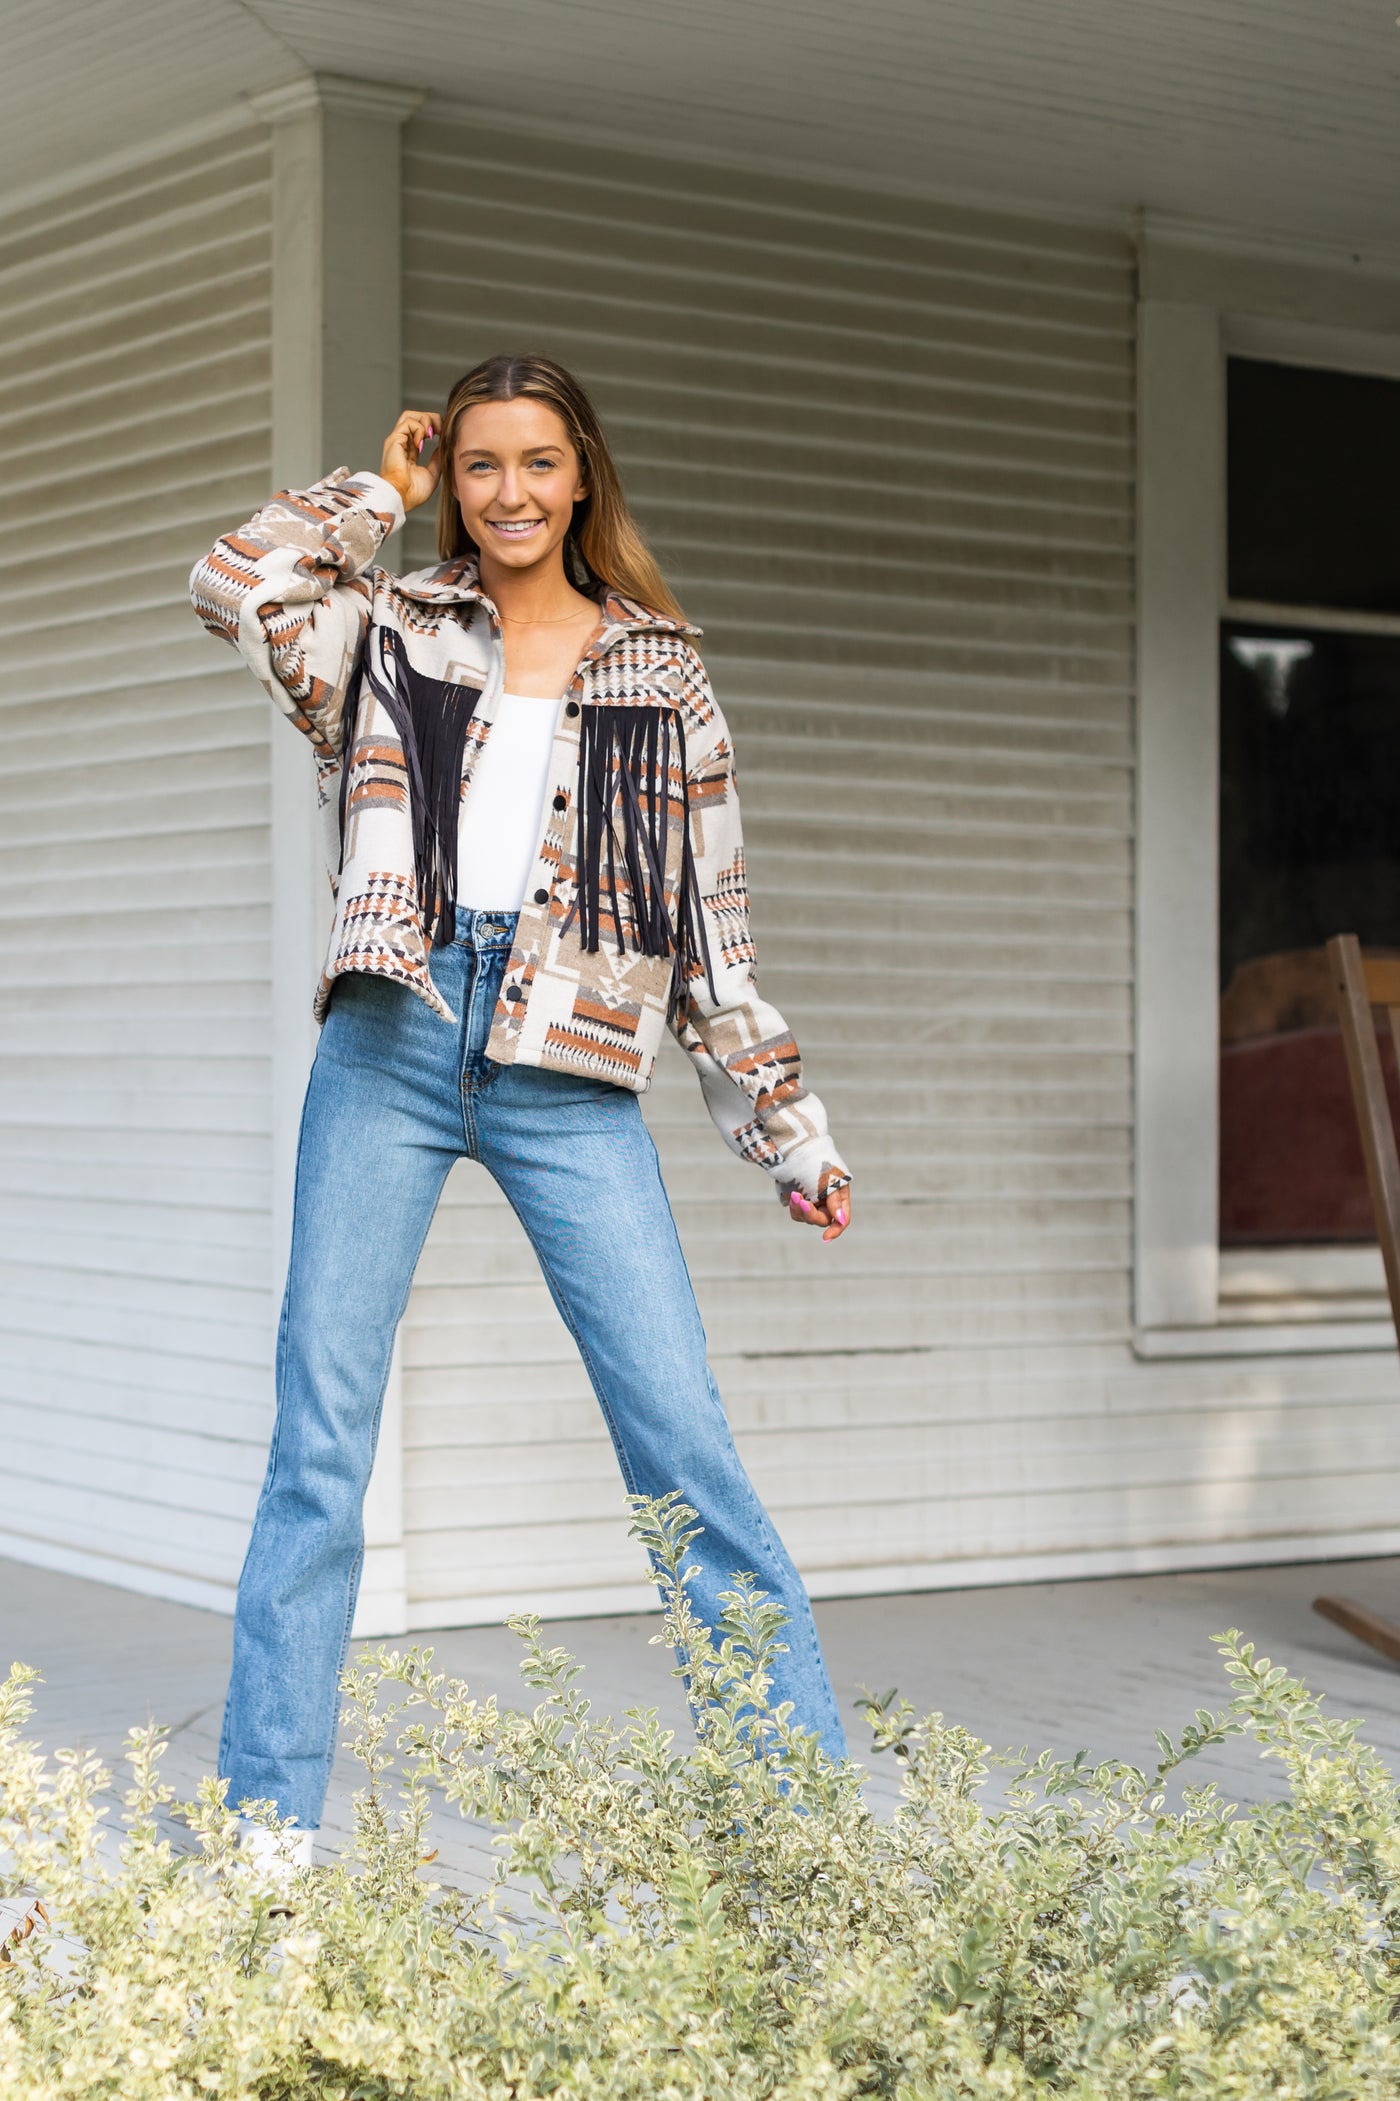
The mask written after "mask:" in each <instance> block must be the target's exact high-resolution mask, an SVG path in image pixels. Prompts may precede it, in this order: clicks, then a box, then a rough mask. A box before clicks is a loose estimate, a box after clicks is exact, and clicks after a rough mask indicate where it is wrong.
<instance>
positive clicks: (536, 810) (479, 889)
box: [457, 693, 560, 912]
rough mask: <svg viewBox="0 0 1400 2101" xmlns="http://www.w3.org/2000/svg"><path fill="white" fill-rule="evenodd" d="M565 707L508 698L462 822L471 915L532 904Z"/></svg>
mask: <svg viewBox="0 0 1400 2101" xmlns="http://www.w3.org/2000/svg"><path fill="white" fill-rule="evenodd" d="M559 708H560V701H559V700H558V699H554V700H540V699H537V698H536V696H535V695H534V694H532V693H503V694H502V695H501V697H500V702H499V705H498V706H497V709H496V716H495V720H494V721H493V722H492V724H491V733H490V735H489V736H488V737H487V739H486V743H485V745H484V747H483V749H482V752H481V756H480V757H479V758H478V760H477V762H476V766H475V769H474V771H473V773H472V785H471V793H470V794H469V795H468V796H467V797H466V799H465V800H464V802H463V804H462V814H461V817H460V818H459V820H458V825H457V902H458V904H459V905H465V906H466V907H467V909H468V910H469V911H475V912H518V911H519V909H520V907H521V904H522V903H523V902H524V898H525V886H526V884H527V883H528V882H529V880H530V877H531V874H532V873H533V870H534V866H535V848H536V847H537V846H538V844H539V837H540V818H541V817H542V815H543V813H544V799H545V796H546V795H547V794H548V792H549V789H550V785H551V783H550V777H549V775H550V763H549V762H550V755H551V753H552V752H553V749H554V732H555V729H556V728H557V726H558V722H559ZM468 811H470V813H471V815H470V819H469V818H468V814H467V813H468Z"/></svg>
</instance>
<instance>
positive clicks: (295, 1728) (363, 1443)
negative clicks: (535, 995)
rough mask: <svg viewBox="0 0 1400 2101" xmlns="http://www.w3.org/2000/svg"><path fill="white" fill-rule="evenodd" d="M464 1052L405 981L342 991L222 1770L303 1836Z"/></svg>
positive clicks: (291, 1283) (321, 1782) (298, 1214)
mask: <svg viewBox="0 0 1400 2101" xmlns="http://www.w3.org/2000/svg"><path fill="white" fill-rule="evenodd" d="M415 1010H416V1011H415ZM429 1030H436V1031H437V1032H438V1037H437V1039H436V1040H435V1039H434V1038H433V1037H432V1035H431V1034H427V1033H426V1032H427V1031H429ZM456 1047H457V1031H456V1030H455V1029H453V1028H452V1027H451V1026H450V1025H448V1024H447V1023H445V1022H443V1021H441V1020H440V1019H438V1018H437V1017H436V1016H434V1015H433V1014H431V1013H430V1012H429V1011H428V1010H427V1009H426V1008H424V1007H423V1006H422V1003H421V1002H420V1001H418V1000H416V999H414V998H412V996H411V995H409V994H406V993H405V992H404V991H403V990H402V989H401V988H400V987H398V986H395V985H391V984H382V983H379V982H376V981H373V980H370V979H367V978H361V979H353V980H347V981H345V982H344V983H343V984H342V985H341V986H340V987H339V988H338V989H337V992H336V997H335V1002H334V1005H333V1008H332V1012H331V1016H330V1018H329V1020H328V1021H327V1023H326V1027H325V1030H324V1032H323V1035H322V1039H321V1043H320V1046H319V1048H318V1051H317V1056H316V1062H315V1065H314V1066H313V1068H312V1073H311V1079H310V1084H309V1086H308V1089H307V1095H306V1103H305V1107H304V1110H303V1113H302V1126H301V1140H300V1145H299V1149H298V1157H297V1174H296V1198H295V1213H294V1222H293V1230H292V1247H291V1259H290V1263H289V1266H288V1273H287V1286H286V1293H285V1296H284V1299H283V1305H282V1317H281V1325H280V1330H279V1335H278V1345H277V1415H276V1422H275V1427H274V1430H273V1438H272V1447H271V1451H270V1453H269V1456H268V1464H267V1473H266V1476H265V1479H264V1482H263V1488H262V1493H261V1496H260V1498H259V1501H258V1506H257V1512H256V1515H255V1518H254V1522H253V1531H252V1537H251V1540H250V1542H249V1546H248V1553H247V1558H246V1560H245V1562H244V1566H243V1573H242V1576H241V1579H240V1581H239V1586H238V1603H237V1607H236V1611H235V1616H234V1647H233V1671H232V1676H231V1680H230V1685H229V1695H228V1703H227V1707H226V1710H225V1715H224V1727H223V1736H222V1741H221V1746H220V1753H219V1770H220V1772H221V1774H222V1775H223V1776H224V1777H225V1778H226V1779H227V1781H228V1799H229V1801H230V1803H231V1804H233V1805H235V1806H236V1805H237V1804H238V1803H240V1802H242V1801H245V1800H250V1799H252V1800H270V1801H272V1802H273V1803H275V1805H276V1807H277V1811H278V1813H279V1815H282V1816H286V1817H295V1818H296V1820H297V1822H298V1823H299V1824H300V1825H301V1826H302V1827H303V1828H304V1829H312V1828H314V1827H315V1826H316V1825H317V1824H318V1823H319V1821H320V1815H321V1804H322V1799H323V1797H324V1794H325V1789H326V1783H327V1780H328V1778H329V1775H330V1769H331V1763H332V1760H333V1758H334V1753H335V1742H336V1734H337V1719H338V1712H339V1679H340V1673H341V1671H342V1670H343V1668H344V1665H345V1659H346V1654H347V1650H348V1645H349V1640H350V1625H351V1621H352V1618H353V1616H354V1611H355V1600H356V1595H357V1592H358V1589H359V1581H360V1570H361V1565H362V1562H363V1551H364V1527H363V1516H362V1512H363V1504H364V1495H365V1489H366V1487H367V1485H368V1482H369V1476H370V1469H371V1467H372V1465H373V1461H374V1450H375V1442H376V1439H377V1436H378V1431H379V1417H380V1410H381V1407H382V1404H383V1399H384V1390H385V1386H386V1385H387V1383H388V1376H389V1365H390V1361H391V1357H392V1353H393V1347H394V1334H395V1330H396V1328H397V1326H398V1323H399V1319H400V1317H401V1315H402V1313H403V1309H404V1306H405V1304H406V1303H407V1299H408V1293H409V1289H410V1287H411V1284H412V1281H413V1272H414V1268H415V1267H416V1264H417V1261H418V1256H419V1253H420V1251H421V1249H422V1245H423V1240H424V1237H425V1236H426V1234H427V1230H428V1227H429V1224H430V1223H431V1221H432V1217H433V1212H434V1210H435V1208H436V1205H437V1201H438V1196H439V1193H440V1192H441V1189H442V1184H443V1181H444V1179H445V1177H446V1175H447V1172H448V1169H449V1168H450V1167H451V1165H452V1163H453V1161H454V1160H455V1159H456V1158H457V1157H458V1156H459V1154H460V1151H461V1142H460V1141H461V1129H460V1107H459V1097H458V1090H457V1085H456V1072H455V1063H454V1061H455V1056H456ZM415 1051H416V1054H417V1055H416V1056H415ZM439 1065H440V1066H441V1070H439V1069H438V1068H439ZM454 1111H455V1112H456V1128H455V1130H454Z"/></svg>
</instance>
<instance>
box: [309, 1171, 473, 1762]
mask: <svg viewBox="0 0 1400 2101" xmlns="http://www.w3.org/2000/svg"><path fill="white" fill-rule="evenodd" d="M446 1180H447V1176H446V1174H444V1175H443V1178H442V1182H439V1184H438V1193H437V1196H436V1198H435V1199H434V1201H433V1207H432V1209H431V1211H429V1213H428V1223H427V1224H426V1225H425V1226H424V1228H423V1232H422V1237H421V1238H420V1240H419V1242H418V1249H417V1253H416V1254H415V1255H414V1257H413V1262H412V1264H411V1266H410V1268H409V1272H408V1283H407V1284H406V1286H405V1287H404V1294H403V1297H402V1299H401V1300H400V1301H399V1310H398V1312H397V1313H396V1314H395V1315H394V1327H393V1333H392V1335H391V1337H390V1341H389V1354H388V1356H387V1357H386V1358H385V1360H384V1378H383V1382H382V1383H381V1385H380V1388H379V1399H378V1400H377V1401H376V1402H375V1404H374V1425H373V1429H372V1431H371V1434H370V1445H371V1449H372V1450H374V1451H377V1450H378V1448H379V1431H380V1426H381V1424H382V1422H383V1420H384V1396H385V1394H386V1393H387V1392H388V1391H389V1374H390V1373H391V1372H392V1370H393V1368H394V1344H395V1342H396V1341H397V1340H398V1333H399V1328H400V1326H401V1324H402V1322H403V1317H404V1315H405V1313H407V1311H408V1302H409V1300H410V1299H411V1298H412V1296H413V1279H414V1277H415V1276H416V1275H417V1272H418V1264H419V1263H420V1262H421V1261H422V1259H423V1250H424V1248H425V1247H426V1246H427V1244H428V1235H429V1233H431V1231H432V1229H433V1220H434V1219H435V1218H436V1216H437V1208H438V1205H439V1204H440V1203H441V1202H442V1190H443V1184H444V1183H445V1182H446ZM370 1464H371V1467H373V1460H371V1462H370ZM363 1510H364V1504H363V1498H362V1499H361V1522H362V1523H363ZM364 1565H365V1546H364V1540H363V1538H362V1539H361V1541H360V1547H359V1552H358V1553H357V1554H356V1556H355V1560H354V1564H353V1566H352V1568H351V1571H350V1582H349V1589H348V1594H347V1597H346V1601H345V1624H344V1627H343V1630H342V1632H341V1637H340V1653H339V1656H338V1657H337V1660H336V1668H335V1681H334V1685H335V1689H334V1691H333V1693H332V1695H331V1723H330V1731H329V1735H330V1748H329V1750H328V1751H327V1753H326V1784H327V1786H329V1785H330V1777H331V1773H332V1771H333V1770H334V1767H335V1754H336V1749H337V1744H336V1737H337V1734H338V1730H337V1724H338V1722H339V1719H340V1680H341V1677H342V1675H343V1674H344V1670H345V1659H346V1657H347V1656H348V1655H349V1653H350V1641H351V1634H350V1629H351V1627H352V1626H353V1625H354V1621H355V1606H356V1604H357V1603H358V1602H359V1588H360V1580H359V1579H360V1576H361V1574H362V1573H363V1571H364Z"/></svg>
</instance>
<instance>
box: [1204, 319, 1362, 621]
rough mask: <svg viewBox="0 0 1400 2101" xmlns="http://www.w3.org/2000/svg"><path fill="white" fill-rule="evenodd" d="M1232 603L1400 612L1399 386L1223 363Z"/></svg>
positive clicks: (1304, 369) (1244, 361) (1257, 362)
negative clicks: (1399, 507)
mask: <svg viewBox="0 0 1400 2101" xmlns="http://www.w3.org/2000/svg"><path fill="white" fill-rule="evenodd" d="M1227 417H1228V425H1227V427H1228V445H1229V467H1228V489H1227V503H1228V511H1227V517H1228V527H1227V544H1228V561H1229V591H1230V596H1231V598H1232V599H1235V600H1237V601H1238V600H1241V599H1244V600H1248V601H1249V602H1251V603H1253V604H1269V605H1292V606H1318V607H1323V606H1325V607H1328V608H1335V609H1337V610H1339V611H1343V612H1364V613H1400V559H1398V558H1397V548H1396V527H1395V492H1396V489H1397V487H1400V384H1397V383H1396V381H1394V380H1392V379H1376V378H1373V377H1371V376H1370V375H1367V374H1360V373H1354V372H1327V371H1320V370H1317V369H1314V368H1313V367H1311V366H1306V365H1275V364H1270V363H1267V362H1265V361H1264V360H1262V359H1259V358H1239V357H1236V358H1231V359H1230V361H1229V370H1228V396H1227Z"/></svg>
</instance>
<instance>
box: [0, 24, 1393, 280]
mask: <svg viewBox="0 0 1400 2101" xmlns="http://www.w3.org/2000/svg"><path fill="white" fill-rule="evenodd" d="M0 19H3V20H4V23H5V32H4V33H5V48H6V64H5V67H4V72H3V84H0V187H3V188H4V189H11V188H15V187H20V188H26V187H28V186H29V185H30V184H31V183H34V182H36V181H45V180H47V179H50V178H52V177H55V176H58V175H61V174H62V172H63V171H64V170H65V169H66V168H67V167H69V166H71V165H73V164H74V163H78V162H82V161H85V160H89V159H92V158H97V157H100V156H104V155H106V154H109V153H112V152H117V151H121V150H122V149H124V148H127V147H129V146H131V145H133V144H135V143H138V142H139V141H141V140H143V139H147V138H156V137H158V136H159V135H160V134H161V133H162V132H165V131H168V130H171V129H173V128H177V127H183V126H185V125H187V124H189V123H191V122H193V121H196V120H198V119H200V118H203V117H206V116H209V115H211V114H213V113H215V112H217V111H219V110H221V109H223V108H225V107H227V105H228V103H229V102H230V100H232V99H233V98H234V97H236V96H238V95H239V94H240V93H246V92H249V91H252V90H256V89H259V88H264V87H268V86H270V85H272V84H274V83H275V82H277V81H278V80H284V79H286V78H288V77H289V76H291V75H293V74H295V73H299V72H303V71H306V70H308V69H317V70H324V71H328V72H337V73H348V74H353V75H358V76H361V77H364V78H368V79H376V80H387V81H395V82H401V83H404V84H407V85H417V86H422V87H424V88H426V89H428V90H429V91H430V92H431V93H432V94H434V95H435V96H442V97H445V98H449V99H451V100H453V101H458V102H461V103H464V104H466V105H468V106H470V107H476V108H478V109H480V110H481V112H482V114H483V116H489V117H494V118H500V117H502V116H504V117H510V118H521V119H527V120H531V121H534V122H539V123H544V124H555V123H557V124H560V125H564V126H567V127H570V128H574V127H580V126H581V127H584V128H590V129H591V128H602V129H610V130H613V131H615V132H616V133H618V134H619V135H620V136H622V137H625V138H630V139H632V140H634V141H636V142H637V143H639V144H648V145H665V144H676V145H680V146H685V147H691V148H698V149H701V150H710V151H717V152H721V153H742V154H744V155H747V156H759V157H762V158H767V159H771V160H773V161H776V162H785V163H788V164H800V165H801V167H802V168H803V169H804V170H806V171H809V172H810V171H814V170H815V171H826V172H829V173H830V174H831V175H833V176H835V177H838V178H839V177H842V176H851V175H854V176H858V177H869V178H873V179H876V180H884V181H888V182H892V183H895V184H897V185H900V186H908V185H913V186H916V187H918V188H927V189H928V190H930V191H935V192H936V191H945V190H949V189H953V190H958V191H971V192H979V193H987V194H990V195H993V196H998V197H1004V198H1008V199H1021V200H1029V199H1039V200H1043V201H1045V202H1047V203H1051V204H1064V205H1067V206H1071V207H1075V208H1088V209H1108V210H1125V209H1129V208H1131V207H1133V206H1135V205H1146V206H1148V207H1151V208H1154V209H1156V210H1158V211H1162V212H1167V213H1174V214H1182V215H1186V216H1189V217H1193V218H1204V219H1215V220H1224V221H1228V222H1231V223H1233V224H1235V225H1238V226H1242V227H1246V228H1253V229H1273V230H1275V231H1280V232H1283V233H1286V234H1293V235H1303V236H1310V237H1313V238H1318V239H1323V240H1326V241H1329V242H1339V243H1342V244H1344V245H1346V246H1349V247H1353V248H1360V249H1370V250H1400V124H1397V121H1396V118H1397V92H1396V91H1397V85H1398V84H1400V29H1397V28H1396V26H1395V15H1394V6H1393V0H1162V4H1158V5H1156V6H1144V5H1143V4H1142V0H1050V4H1047V0H866V4H865V5H864V6H863V7H861V8H858V9H852V8H851V7H850V6H849V4H847V0H839V4H838V0H700V4H698V5H697V4H696V0H466V4H464V0H394V4H386V0H200V4H199V5H198V6H194V5H192V4H191V0H59V4H56V5H52V6H47V7H43V8H34V7H31V8H24V7H21V6H19V5H18V4H17V0H8V5H7V6H5V7H4V10H3V16H2V17H0Z"/></svg>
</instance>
